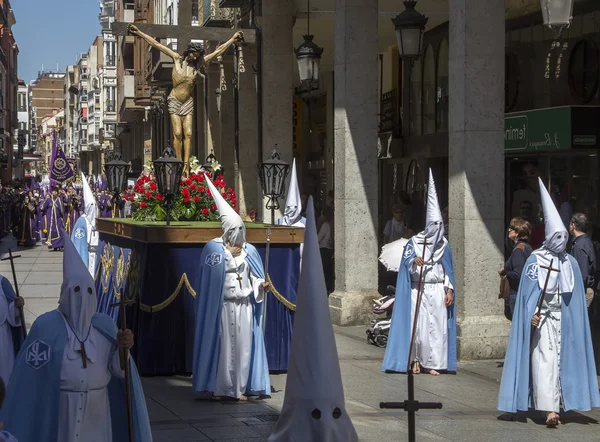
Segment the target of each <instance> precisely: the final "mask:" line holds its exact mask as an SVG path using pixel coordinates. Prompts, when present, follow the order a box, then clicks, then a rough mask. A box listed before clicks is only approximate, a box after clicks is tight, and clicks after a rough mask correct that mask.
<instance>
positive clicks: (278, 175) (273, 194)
mask: <svg viewBox="0 0 600 442" xmlns="http://www.w3.org/2000/svg"><path fill="white" fill-rule="evenodd" d="M289 171H290V165H289V164H288V163H286V162H285V161H282V160H281V157H280V156H279V153H278V152H277V148H275V149H273V152H272V153H271V157H270V158H269V160H267V161H265V162H263V163H262V164H259V165H258V176H259V178H260V187H261V189H262V194H263V196H265V197H267V198H269V200H268V201H267V205H266V207H267V209H270V210H271V224H273V225H274V224H275V210H276V209H279V201H278V198H280V197H281V196H282V195H283V193H284V191H285V179H286V178H287V175H288V173H289Z"/></svg>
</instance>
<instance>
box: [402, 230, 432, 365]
mask: <svg viewBox="0 0 600 442" xmlns="http://www.w3.org/2000/svg"><path fill="white" fill-rule="evenodd" d="M430 244H431V243H428V242H427V239H424V240H423V242H422V243H419V245H422V246H423V265H422V266H421V272H420V274H419V285H418V286H417V305H416V306H415V318H414V322H413V328H412V335H411V337H410V347H409V349H408V367H407V368H406V372H407V373H410V374H412V373H413V364H411V362H412V361H411V360H410V357H411V355H412V350H413V345H414V343H415V334H416V332H417V321H418V320H419V309H420V308H421V299H422V296H421V286H422V284H423V268H424V267H425V249H426V246H427V245H430Z"/></svg>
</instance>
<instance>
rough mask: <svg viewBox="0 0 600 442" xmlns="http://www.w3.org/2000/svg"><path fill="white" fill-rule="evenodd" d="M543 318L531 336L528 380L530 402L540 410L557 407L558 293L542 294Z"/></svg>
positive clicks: (559, 321) (559, 301)
mask: <svg viewBox="0 0 600 442" xmlns="http://www.w3.org/2000/svg"><path fill="white" fill-rule="evenodd" d="M540 314H541V316H542V320H541V322H540V326H539V327H538V329H537V330H536V332H535V336H534V338H533V350H532V352H531V381H532V384H533V403H534V407H535V409H536V410H539V411H554V412H555V413H558V412H559V411H560V398H561V393H560V391H561V389H560V376H559V367H560V343H561V340H560V327H561V297H560V295H559V294H558V293H555V294H549V293H546V295H545V296H544V302H543V304H542V310H541V313H540Z"/></svg>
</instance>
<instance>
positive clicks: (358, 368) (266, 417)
mask: <svg viewBox="0 0 600 442" xmlns="http://www.w3.org/2000/svg"><path fill="white" fill-rule="evenodd" d="M9 246H13V247H14V242H13V241H11V240H9V239H7V238H5V239H3V240H2V242H0V254H2V256H4V254H5V253H6V251H7V249H8V247H9ZM18 254H20V255H21V256H22V257H21V258H19V259H18V260H17V261H16V266H17V278H18V280H19V283H20V284H21V285H20V287H21V293H22V295H23V296H24V297H25V298H26V300H25V302H26V310H27V311H26V318H27V322H28V323H29V324H31V322H32V321H33V320H34V319H35V317H36V316H38V315H39V314H41V313H43V312H45V311H48V310H51V309H53V308H55V307H56V302H57V299H58V295H59V292H60V284H61V280H62V253H60V252H50V251H48V250H47V249H46V248H45V247H41V246H38V247H36V248H34V249H29V250H20V251H19V252H18ZM0 273H1V274H3V275H5V276H7V277H9V279H11V280H12V276H11V275H10V265H9V263H8V262H6V261H4V262H2V263H0ZM336 339H337V345H338V353H339V357H340V365H341V369H342V376H343V380H344V386H345V395H346V408H347V410H348V412H349V414H350V416H351V418H352V421H353V422H354V425H355V427H356V430H357V431H358V434H359V436H360V440H361V441H365V442H371V441H373V442H375V441H381V440H383V441H403V440H407V426H406V424H407V418H406V413H405V412H403V411H397V410H386V411H382V410H380V409H379V403H380V402H381V401H403V400H404V399H405V398H406V397H407V393H406V377H405V376H402V375H389V374H384V373H381V371H380V369H381V360H382V358H383V353H384V350H383V349H380V348H376V347H374V346H372V345H369V344H367V343H366V339H365V327H344V328H336ZM500 362H501V361H478V362H462V363H461V364H460V365H459V373H458V375H456V376H452V375H448V376H440V377H432V376H428V375H420V376H417V378H416V398H417V399H418V400H422V401H436V402H438V401H439V402H442V403H443V406H444V408H443V409H442V410H436V411H423V412H420V413H419V414H418V417H417V438H418V440H419V441H465V442H468V441H473V442H481V441H485V442H494V441H528V442H536V441H540V442H541V441H544V442H547V441H571V440H572V441H592V440H600V426H598V421H600V410H595V411H592V412H589V413H568V414H564V415H563V416H562V418H563V422H564V423H565V425H562V426H560V427H559V428H558V429H556V430H548V429H546V427H545V425H544V424H543V420H542V418H541V415H540V414H537V413H529V414H519V415H518V419H517V421H516V422H505V421H501V420H498V419H497V417H498V416H499V415H500V413H499V412H498V411H497V410H496V409H495V406H496V399H497V394H498V385H499V380H500V376H501V370H502V369H501V366H500ZM285 379H286V377H285V375H278V376H272V384H273V386H274V387H275V388H276V389H277V390H279V391H278V392H277V393H275V394H273V397H272V398H271V399H268V400H265V401H257V400H250V401H249V402H248V403H226V402H224V403H221V402H211V401H206V400H197V399H196V398H194V397H193V395H192V392H191V379H190V378H189V377H182V376H177V377H171V378H167V377H151V378H144V379H143V384H144V391H145V393H146V396H147V403H148V410H149V412H150V420H151V423H152V429H153V434H154V441H155V442H192V441H219V442H220V441H223V442H225V441H228V442H235V441H249V442H253V441H255V442H258V441H266V440H267V438H268V436H269V434H270V433H271V431H272V429H273V426H274V425H275V423H276V420H277V416H278V412H279V410H280V409H281V406H282V403H283V396H284V389H285Z"/></svg>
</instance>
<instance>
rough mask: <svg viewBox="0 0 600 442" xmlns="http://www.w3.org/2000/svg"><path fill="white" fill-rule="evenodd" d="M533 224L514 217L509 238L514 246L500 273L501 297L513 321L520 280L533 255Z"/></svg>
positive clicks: (506, 311) (506, 312)
mask: <svg viewBox="0 0 600 442" xmlns="http://www.w3.org/2000/svg"><path fill="white" fill-rule="evenodd" d="M531 230H532V227H531V224H530V223H529V221H525V220H524V219H522V218H513V219H512V220H511V221H510V226H509V228H508V238H509V239H510V240H511V241H512V242H513V243H514V247H513V250H512V253H511V254H510V257H509V258H508V261H506V262H505V263H504V267H502V268H501V269H500V270H499V272H498V273H499V274H500V295H499V297H500V298H503V299H504V302H505V315H506V317H507V318H508V319H509V320H511V321H512V315H513V312H514V311H515V302H516V299H517V292H518V291H519V281H520V280H521V273H523V267H525V263H526V262H527V259H528V258H529V255H531V252H532V248H531V246H530V245H529V244H528V241H529V237H530V235H531Z"/></svg>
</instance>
